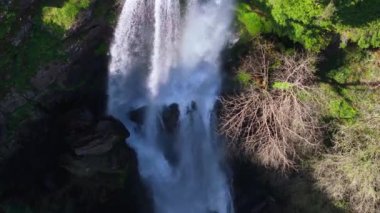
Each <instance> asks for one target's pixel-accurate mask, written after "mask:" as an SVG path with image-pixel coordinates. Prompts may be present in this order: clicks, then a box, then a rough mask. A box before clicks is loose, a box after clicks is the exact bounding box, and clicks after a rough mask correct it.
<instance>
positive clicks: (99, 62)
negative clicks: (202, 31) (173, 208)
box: [0, 0, 380, 213]
mask: <svg viewBox="0 0 380 213" xmlns="http://www.w3.org/2000/svg"><path fill="white" fill-rule="evenodd" d="M132 1H134V0H109V1H102V0H0V213H3V212H4V213H74V212H83V213H86V212H91V213H96V212H99V213H103V212H111V213H113V212H115V213H117V212H143V213H145V212H146V213H149V212H154V211H153V210H152V208H154V207H152V206H154V205H153V204H152V203H154V202H153V201H152V200H154V198H153V197H152V196H151V195H150V193H151V191H150V190H149V187H147V185H146V184H144V178H142V177H141V176H140V174H139V171H138V164H139V163H138V157H136V156H137V154H136V151H135V150H133V148H131V147H130V146H129V145H128V144H126V143H125V142H124V141H125V140H129V139H127V138H128V137H130V135H131V134H133V131H132V130H131V129H130V128H127V127H125V125H123V122H122V121H120V119H118V118H115V117H113V116H110V115H108V114H107V112H106V110H107V98H109V97H108V96H109V94H107V80H108V77H107V75H108V69H109V63H110V58H111V54H110V48H111V45H112V42H113V39H114V34H113V33H114V31H115V28H116V27H117V23H118V18H119V16H120V13H121V11H122V8H123V5H124V4H126V5H128V4H129V2H132ZM141 1H145V2H149V1H148V0H141ZM168 1H169V0H168ZM209 1H214V0H209ZM177 2H180V3H178V4H180V6H181V11H183V10H185V9H184V7H183V5H185V4H186V2H187V0H178V1H177ZM204 2H207V1H204ZM233 12H234V16H233V20H232V24H231V28H232V31H233V33H232V36H231V37H233V38H231V39H230V41H229V42H228V44H226V45H225V46H226V47H225V49H224V50H223V51H222V54H221V57H220V58H221V59H220V60H221V67H222V71H221V72H223V73H222V76H223V80H222V86H221V93H220V95H218V98H217V103H216V110H215V111H216V114H217V117H218V121H217V125H216V126H217V127H216V131H217V132H218V134H219V135H220V136H222V137H223V138H224V140H223V141H225V143H226V144H225V149H226V151H225V152H226V160H225V161H226V162H227V166H226V167H230V169H227V170H231V172H230V173H231V174H230V175H229V176H231V177H230V178H229V179H231V180H230V181H229V183H230V184H231V186H230V188H232V189H231V190H232V191H233V193H232V194H233V199H232V200H233V204H234V209H235V212H237V213H249V212H274V213H276V212H289V213H294V212H299V213H308V212H310V213H314V212H315V213H320V212H326V213H328V212H332V213H335V212H342V213H343V212H354V213H378V212H379V210H380V1H379V0H236V1H235V2H234V9H233ZM147 38H148V36H147ZM171 106H172V105H170V106H169V107H168V109H169V110H166V111H165V110H164V113H163V118H162V120H163V121H162V122H163V123H165V122H167V123H170V125H176V121H173V119H174V120H175V119H176V118H173V117H176V116H178V115H177V114H176V112H174V113H173V112H172V108H171ZM193 108H196V107H193ZM144 111H145V109H144V108H139V109H137V110H135V111H133V112H132V113H131V114H130V117H131V120H140V119H141V115H142V114H144ZM174 111H175V110H174ZM165 113H166V114H165ZM173 123H174V124H173ZM165 125H166V126H167V124H164V126H165ZM168 129H170V128H169V127H168ZM227 174H228V172H227ZM227 176H228V175H227ZM209 212H217V211H212V210H210V211H209ZM195 213H198V212H195ZM199 213H203V212H199Z"/></svg>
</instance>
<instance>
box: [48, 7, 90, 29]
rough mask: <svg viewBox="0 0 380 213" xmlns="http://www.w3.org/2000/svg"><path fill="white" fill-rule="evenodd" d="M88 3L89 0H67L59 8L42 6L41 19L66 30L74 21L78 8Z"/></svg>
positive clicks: (80, 8)
mask: <svg viewBox="0 0 380 213" xmlns="http://www.w3.org/2000/svg"><path fill="white" fill-rule="evenodd" d="M89 5H90V0H68V1H66V2H65V3H64V5H63V6H62V7H61V8H57V7H44V8H42V21H43V22H44V24H46V25H50V26H58V27H59V28H61V29H62V30H68V29H70V27H71V26H72V25H73V23H74V22H75V19H76V16H77V15H78V13H79V12H80V10H82V9H85V8H87V7H88V6H89ZM59 28H58V29H59ZM55 29H57V28H56V27H55Z"/></svg>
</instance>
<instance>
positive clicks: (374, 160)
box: [312, 50, 380, 213]
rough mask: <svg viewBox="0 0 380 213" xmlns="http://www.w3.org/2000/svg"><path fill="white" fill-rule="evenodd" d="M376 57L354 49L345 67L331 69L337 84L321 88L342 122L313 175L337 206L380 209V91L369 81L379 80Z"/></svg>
mask: <svg viewBox="0 0 380 213" xmlns="http://www.w3.org/2000/svg"><path fill="white" fill-rule="evenodd" d="M377 57H378V56H377V53H376V52H366V53H363V52H361V51H355V50H351V51H350V52H349V53H348V55H347V57H346V59H345V63H343V64H344V65H343V67H340V68H338V69H337V70H332V71H331V72H330V73H329V74H328V76H329V78H331V79H332V80H333V81H332V82H335V85H334V83H331V84H321V87H320V88H321V89H322V90H323V91H324V94H325V96H324V98H325V99H326V100H327V102H328V103H329V104H328V105H327V106H328V108H329V110H328V112H327V114H328V116H331V117H333V118H334V119H333V122H335V123H337V125H336V128H335V131H334V132H335V133H334V134H333V135H332V138H331V140H332V143H333V147H332V148H331V149H329V150H328V153H326V154H323V157H322V159H316V160H314V163H313V164H312V168H313V169H314V177H315V179H316V181H317V185H318V187H319V188H320V189H321V190H323V191H325V192H326V193H327V194H328V196H329V197H330V198H331V199H332V200H333V201H334V202H335V203H336V204H337V205H341V206H344V207H346V208H349V209H351V210H352V211H353V212H363V213H372V212H376V210H377V209H379V208H380V190H379V189H380V188H379V185H378V184H379V183H380V180H379V178H380V167H379V165H380V140H379V138H380V108H379V106H380V93H379V88H377V89H376V88H372V86H371V84H369V82H375V83H376V82H379V74H380V66H378V58H377ZM363 82H364V83H363Z"/></svg>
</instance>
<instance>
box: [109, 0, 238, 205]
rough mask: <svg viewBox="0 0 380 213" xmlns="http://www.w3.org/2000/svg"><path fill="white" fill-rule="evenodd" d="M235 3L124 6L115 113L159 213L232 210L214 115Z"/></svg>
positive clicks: (150, 1)
mask: <svg viewBox="0 0 380 213" xmlns="http://www.w3.org/2000/svg"><path fill="white" fill-rule="evenodd" d="M232 1H233V0H188V2H187V5H180V3H179V2H180V1H179V0H126V2H125V4H124V8H123V11H122V14H121V16H120V19H119V22H118V26H117V28H116V31H115V39H114V43H113V45H112V48H111V56H112V59H111V63H110V75H109V92H108V93H109V101H108V110H109V113H110V114H111V115H113V116H115V117H117V118H119V119H120V120H122V121H123V123H124V124H125V125H126V126H127V127H128V129H129V130H130V131H131V138H129V139H128V142H129V144H130V145H131V146H132V147H133V148H134V149H135V150H136V152H137V156H138V161H139V171H140V174H141V176H142V177H143V179H144V181H145V183H146V184H147V186H148V187H149V189H150V190H151V193H152V196H153V199H154V208H155V212H158V213H231V212H233V210H232V201H231V196H230V190H229V185H228V181H227V178H226V175H225V172H224V170H223V168H222V166H221V164H222V157H223V156H222V154H223V153H222V152H221V151H222V149H221V148H220V147H221V146H220V142H218V141H217V139H218V138H217V136H216V134H215V133H214V123H215V122H214V116H213V110H214V104H215V101H216V98H217V95H218V92H219V88H220V83H221V79H220V73H219V71H220V67H219V56H220V53H221V51H222V49H223V48H224V46H225V44H226V42H227V39H228V38H229V36H230V33H229V26H230V22H231V19H232V10H233V2H232ZM181 7H182V8H185V9H183V10H181V9H180V8H181ZM181 11H182V14H181ZM171 104H176V105H172V106H171V107H169V106H170V105H171ZM141 107H144V108H143V109H144V110H140V111H143V113H142V114H143V115H144V119H143V121H141V122H136V121H135V122H133V121H131V119H130V114H129V113H130V112H131V111H133V110H136V109H139V108H140V109H142V108H141ZM169 108H170V109H171V110H168V109H169Z"/></svg>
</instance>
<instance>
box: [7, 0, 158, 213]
mask: <svg viewBox="0 0 380 213" xmlns="http://www.w3.org/2000/svg"><path fill="white" fill-rule="evenodd" d="M92 2H93V4H92V6H91V7H90V8H88V9H86V10H84V11H82V12H80V14H79V17H78V21H77V22H76V23H75V25H74V26H73V27H72V28H71V29H70V30H69V31H67V32H66V33H65V36H64V39H63V40H62V44H63V47H64V50H63V51H64V52H65V53H67V56H68V57H67V58H64V59H57V60H54V61H49V62H47V63H46V64H43V65H42V66H40V67H39V68H38V70H37V71H36V73H35V74H33V75H32V76H30V79H29V82H30V85H28V86H27V87H25V88H23V89H22V90H20V89H11V90H8V91H0V95H1V96H0V204H1V205H0V212H1V211H2V209H1V208H8V207H9V206H11V205H13V204H14V200H17V205H24V206H26V207H27V209H31V212H57V213H59V212H72V213H74V212H84V213H86V212H91V213H97V212H99V213H104V212H111V213H112V212H115V213H117V212H151V209H150V204H149V203H151V202H150V199H149V198H148V196H147V194H146V190H145V187H144V186H143V184H142V182H141V180H140V177H139V175H138V170H137V159H136V154H135V153H134V151H133V150H132V149H131V148H129V147H128V145H127V143H126V140H127V138H128V137H129V132H128V130H127V129H126V128H125V127H124V126H123V124H122V123H121V122H120V121H118V120H116V119H115V118H112V117H109V116H107V115H106V112H105V109H106V101H107V95H106V90H107V71H108V55H107V52H106V51H101V50H99V47H103V48H105V49H107V48H108V46H109V44H110V42H111V39H112V35H113V26H112V25H111V24H110V22H109V21H107V20H104V19H105V17H101V15H100V17H99V14H96V13H101V12H99V11H97V8H96V7H98V6H99V5H98V6H97V4H104V3H102V1H96V0H95V1H92ZM40 3H41V1H38V0H21V1H17V2H13V1H12V2H11V3H9V5H15V6H16V7H17V8H18V11H24V14H23V15H22V17H20V20H21V19H22V20H21V21H20V25H22V26H20V27H19V30H15V32H12V33H13V34H14V36H13V38H12V36H9V37H10V38H12V39H11V40H10V41H13V43H11V45H13V46H18V47H22V45H23V40H24V38H26V37H28V33H29V31H30V28H33V27H36V26H34V25H33V23H32V26H30V25H31V22H30V19H28V17H29V15H28V14H32V13H33V10H34V9H35V8H36V7H37V5H39V4H40ZM113 5H115V6H113ZM101 6H103V5H101ZM107 8H108V10H115V11H117V4H116V3H115V1H111V2H107V7H106V8H101V9H102V11H104V10H107ZM98 9H99V8H98ZM24 16H25V17H24ZM15 48H16V47H15ZM0 51H1V47H0ZM0 53H1V52H0ZM0 55H1V54H0ZM2 94H4V95H2ZM9 208H10V209H11V207H9Z"/></svg>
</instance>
